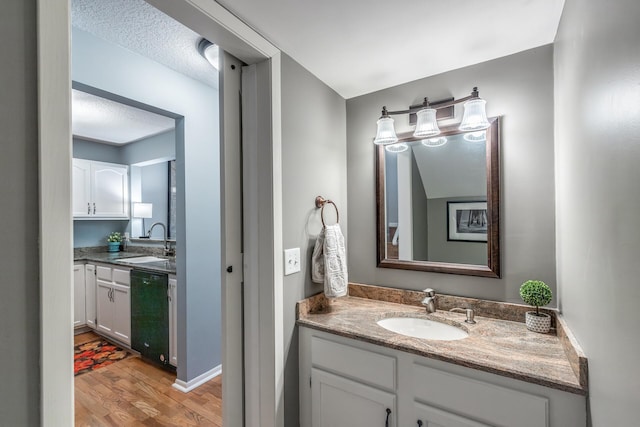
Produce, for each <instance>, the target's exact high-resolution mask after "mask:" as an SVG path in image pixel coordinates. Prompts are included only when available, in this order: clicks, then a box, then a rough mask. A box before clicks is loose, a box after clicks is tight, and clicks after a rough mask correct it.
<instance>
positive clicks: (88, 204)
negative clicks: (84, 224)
mask: <svg viewBox="0 0 640 427" xmlns="http://www.w3.org/2000/svg"><path fill="white" fill-rule="evenodd" d="M90 214H91V203H89V202H87V215H90Z"/></svg>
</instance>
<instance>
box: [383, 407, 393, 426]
mask: <svg viewBox="0 0 640 427" xmlns="http://www.w3.org/2000/svg"><path fill="white" fill-rule="evenodd" d="M389 416H391V409H389V408H387V420H386V421H385V422H384V427H389Z"/></svg>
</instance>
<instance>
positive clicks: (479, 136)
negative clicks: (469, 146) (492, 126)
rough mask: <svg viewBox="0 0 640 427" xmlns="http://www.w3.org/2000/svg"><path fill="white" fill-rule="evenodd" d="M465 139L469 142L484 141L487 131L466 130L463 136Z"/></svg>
mask: <svg viewBox="0 0 640 427" xmlns="http://www.w3.org/2000/svg"><path fill="white" fill-rule="evenodd" d="M462 137H463V138H464V140H465V141H469V142H484V141H486V140H487V132H486V131H484V130H479V131H477V132H467V133H465V134H464V135H463V136H462Z"/></svg>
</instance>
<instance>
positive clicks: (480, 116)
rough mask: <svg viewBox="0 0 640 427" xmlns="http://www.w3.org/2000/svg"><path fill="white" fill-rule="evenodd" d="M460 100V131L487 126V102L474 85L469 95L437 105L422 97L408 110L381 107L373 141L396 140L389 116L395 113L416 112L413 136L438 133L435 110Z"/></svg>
mask: <svg viewBox="0 0 640 427" xmlns="http://www.w3.org/2000/svg"><path fill="white" fill-rule="evenodd" d="M462 102H464V114H463V115H462V122H461V123H460V130H461V131H463V132H469V131H479V130H483V129H486V128H488V127H489V121H488V120H487V112H486V109H485V105H486V103H487V102H486V101H485V100H484V99H482V98H480V95H479V92H478V88H477V87H474V88H473V91H471V95H469V96H466V97H464V98H460V99H456V100H453V101H449V102H443V103H438V104H437V105H431V104H430V103H429V99H428V98H424V101H423V103H422V105H421V106H419V107H414V108H409V109H408V110H401V111H388V110H387V107H382V116H381V117H380V119H378V122H377V123H378V131H377V133H376V137H375V139H374V140H373V142H374V144H379V145H387V144H393V143H395V142H398V137H397V136H396V131H395V128H394V126H393V119H392V118H391V117H389V116H390V115H397V114H411V113H416V116H417V119H418V120H417V123H416V129H415V131H414V133H413V136H414V137H417V138H425V137H433V136H436V135H439V134H440V128H439V127H438V121H437V119H436V112H437V110H439V109H441V108H446V107H450V106H452V105H456V104H460V103H462ZM425 145H426V144H425ZM403 151H404V150H403Z"/></svg>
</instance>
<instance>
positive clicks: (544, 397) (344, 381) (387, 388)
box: [299, 326, 586, 427]
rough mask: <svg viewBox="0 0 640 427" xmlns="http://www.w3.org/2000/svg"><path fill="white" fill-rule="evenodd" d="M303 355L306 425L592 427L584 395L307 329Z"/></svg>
mask: <svg viewBox="0 0 640 427" xmlns="http://www.w3.org/2000/svg"><path fill="white" fill-rule="evenodd" d="M299 352H300V361H299V369H300V382H299V390H300V425H301V426H303V427H322V426H329V425H350V426H351V425H363V426H364V425H367V426H369V425H379V426H384V425H385V419H384V417H383V418H381V414H382V413H383V412H382V411H386V408H389V409H390V410H391V411H392V412H391V414H390V418H389V427H396V426H419V425H422V427H433V426H438V427H485V426H519V427H578V426H580V427H584V426H585V425H586V410H585V408H586V400H585V396H582V395H579V394H574V393H569V392H565V391H562V390H558V389H554V388H549V387H544V386H541V385H538V384H532V383H529V382H524V381H519V380H516V379H513V378H508V377H504V376H499V375H495V374H491V373H488V372H484V371H479V370H475V369H471V368H467V367H464V366H459V365H455V364H452V363H448V362H443V361H440V360H434V359H430V358H426V357H423V356H418V355H415V354H412V353H408V352H403V351H400V350H395V349H393V348H388V347H383V346H379V345H375V344H370V343H367V342H363V341H358V340H354V339H350V338H345V337H342V336H337V335H334V334H331V333H328V332H324V331H319V330H315V329H311V328H307V327H303V326H301V327H300V328H299ZM360 420H365V423H364V424H359V422H360Z"/></svg>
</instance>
